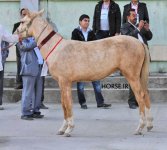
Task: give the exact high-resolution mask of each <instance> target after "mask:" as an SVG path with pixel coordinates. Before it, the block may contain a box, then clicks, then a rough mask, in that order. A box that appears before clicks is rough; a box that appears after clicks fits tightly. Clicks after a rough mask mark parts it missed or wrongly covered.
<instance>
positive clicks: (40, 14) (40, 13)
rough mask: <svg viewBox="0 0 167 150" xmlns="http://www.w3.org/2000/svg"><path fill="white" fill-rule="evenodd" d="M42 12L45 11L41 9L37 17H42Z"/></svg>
mask: <svg viewBox="0 0 167 150" xmlns="http://www.w3.org/2000/svg"><path fill="white" fill-rule="evenodd" d="M44 11H45V9H44V8H43V9H41V10H40V11H39V12H38V15H39V16H42V15H43V13H44Z"/></svg>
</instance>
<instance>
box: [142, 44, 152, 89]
mask: <svg viewBox="0 0 167 150" xmlns="http://www.w3.org/2000/svg"><path fill="white" fill-rule="evenodd" d="M143 47H144V50H145V58H144V62H143V66H142V69H141V84H142V87H143V90H144V91H146V90H148V76H149V64H150V55H149V50H148V47H147V45H145V44H143Z"/></svg>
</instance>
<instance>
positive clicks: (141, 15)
mask: <svg viewBox="0 0 167 150" xmlns="http://www.w3.org/2000/svg"><path fill="white" fill-rule="evenodd" d="M131 8H132V9H135V12H136V14H137V21H136V23H137V24H138V23H139V21H140V20H144V21H147V23H149V15H148V10H147V6H146V4H145V3H141V2H139V0H131V2H130V3H129V4H127V5H125V6H124V11H123V20H122V23H125V22H127V13H128V11H129V9H131Z"/></svg>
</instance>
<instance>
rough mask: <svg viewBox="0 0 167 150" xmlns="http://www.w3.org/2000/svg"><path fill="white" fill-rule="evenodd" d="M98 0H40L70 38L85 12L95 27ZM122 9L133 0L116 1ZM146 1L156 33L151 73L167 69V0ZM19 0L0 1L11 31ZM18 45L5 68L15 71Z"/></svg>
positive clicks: (0, 16)
mask: <svg viewBox="0 0 167 150" xmlns="http://www.w3.org/2000/svg"><path fill="white" fill-rule="evenodd" d="M97 2H98V0H48V4H47V1H46V0H40V2H39V5H40V6H39V8H40V9H41V8H45V14H44V16H45V17H46V16H47V13H48V15H49V17H50V18H51V20H52V21H53V22H54V23H55V24H56V25H57V28H58V32H59V33H60V34H61V35H62V36H63V37H64V38H66V39H70V38H71V32H72V30H73V29H74V28H75V27H77V26H78V18H79V16H80V15H81V14H83V13H86V14H88V15H89V16H90V19H91V22H90V27H91V26H92V17H93V12H94V7H95V5H96V4H97ZM116 2H117V3H118V4H119V6H120V9H121V12H123V6H124V5H125V4H127V3H129V2H130V0H116ZM142 2H145V3H146V4H147V8H148V12H149V16H150V27H151V30H152V32H153V35H154V36H153V39H152V40H151V41H150V42H149V45H150V53H151V57H152V61H153V62H152V63H151V67H150V68H151V72H167V43H166V39H167V31H166V25H167V14H166V8H167V1H166V0H157V1H156V0H142ZM19 8H20V1H19V0H10V1H8V0H6V1H2V0H0V14H1V15H0V20H1V24H3V25H4V26H5V27H6V28H7V29H8V30H9V31H12V28H13V24H14V23H15V22H17V21H18V20H19V12H18V11H19ZM14 61H15V48H14V47H13V48H11V51H10V56H9V58H8V63H7V67H6V71H7V72H9V71H15V70H16V65H15V64H14Z"/></svg>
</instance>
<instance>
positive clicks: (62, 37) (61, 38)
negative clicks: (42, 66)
mask: <svg viewBox="0 0 167 150" xmlns="http://www.w3.org/2000/svg"><path fill="white" fill-rule="evenodd" d="M62 39H63V37H61V38H60V40H59V41H58V42H57V43H56V45H55V46H54V47H53V48H52V49H51V51H50V52H49V53H48V54H47V56H46V58H45V61H47V59H48V57H49V56H50V54H51V53H52V52H53V51H54V49H55V48H56V47H57V46H58V45H59V43H60V42H61V40H62Z"/></svg>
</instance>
